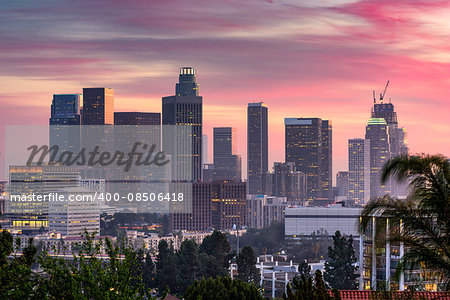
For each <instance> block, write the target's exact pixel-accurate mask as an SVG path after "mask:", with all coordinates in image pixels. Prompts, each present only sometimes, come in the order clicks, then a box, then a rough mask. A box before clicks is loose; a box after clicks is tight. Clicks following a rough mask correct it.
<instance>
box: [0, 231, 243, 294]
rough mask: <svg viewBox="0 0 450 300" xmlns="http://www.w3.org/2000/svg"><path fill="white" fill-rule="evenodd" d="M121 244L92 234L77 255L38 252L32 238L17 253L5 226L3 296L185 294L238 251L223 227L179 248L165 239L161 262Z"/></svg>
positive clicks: (0, 244)
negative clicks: (157, 292)
mask: <svg viewBox="0 0 450 300" xmlns="http://www.w3.org/2000/svg"><path fill="white" fill-rule="evenodd" d="M117 244H118V245H113V244H112V243H111V241H109V240H108V239H104V240H95V239H94V236H93V235H89V234H86V236H85V239H84V242H83V244H82V245H81V246H80V250H79V252H78V253H77V254H76V255H75V254H74V255H73V257H72V259H67V257H65V258H62V257H58V256H55V255H49V254H48V253H46V252H43V253H41V254H39V255H37V249H36V247H34V246H33V245H32V243H30V246H28V247H26V248H25V249H24V250H23V255H21V256H14V254H13V250H14V249H13V237H12V235H11V234H10V233H8V232H7V231H0V299H5V298H6V299H143V298H151V295H152V290H153V289H154V288H157V290H158V291H159V293H160V294H163V293H164V292H166V291H170V292H171V293H175V294H178V295H180V296H181V295H183V293H184V292H185V291H186V289H187V288H188V287H189V286H190V285H192V284H193V283H194V281H195V280H197V279H201V278H203V277H208V278H212V279H214V278H216V277H218V276H223V275H226V274H227V269H228V266H229V261H230V260H229V259H231V257H232V256H233V254H232V253H230V246H229V244H228V240H227V237H226V236H225V234H223V233H221V232H218V231H216V232H214V233H213V234H212V235H211V236H209V237H208V238H206V239H205V240H204V242H203V243H202V244H201V245H197V244H196V243H195V242H194V241H193V240H185V241H184V242H183V243H182V244H181V248H180V250H178V251H174V249H173V247H172V245H168V244H167V242H166V241H164V240H163V241H161V242H160V243H159V247H158V248H159V253H158V256H157V257H156V262H153V260H152V257H151V256H150V254H149V253H145V252H144V251H143V250H137V251H135V250H133V249H131V248H129V247H128V246H126V245H125V246H123V244H122V243H117ZM213 244H216V245H219V246H218V247H213V246H212V245H213ZM103 249H104V250H103ZM103 251H104V252H106V255H107V257H105V256H104V255H102V253H103ZM200 257H201V259H200ZM36 267H38V268H36ZM233 285H235V286H236V289H237V292H239V293H240V292H241V291H239V287H245V289H247V287H246V286H243V285H242V284H237V283H236V284H234V283H233ZM243 293H247V292H246V291H243Z"/></svg>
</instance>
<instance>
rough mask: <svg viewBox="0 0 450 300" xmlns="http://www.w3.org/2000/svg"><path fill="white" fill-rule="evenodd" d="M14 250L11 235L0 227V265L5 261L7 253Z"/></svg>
mask: <svg viewBox="0 0 450 300" xmlns="http://www.w3.org/2000/svg"><path fill="white" fill-rule="evenodd" d="M13 251H14V246H13V236H12V234H11V233H9V232H8V231H6V230H2V229H1V227H0V267H1V266H3V265H5V264H6V263H7V258H8V255H10V254H11V253H12V252H13Z"/></svg>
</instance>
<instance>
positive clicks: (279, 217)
mask: <svg viewBox="0 0 450 300" xmlns="http://www.w3.org/2000/svg"><path fill="white" fill-rule="evenodd" d="M287 206H288V204H287V200H286V197H273V196H267V195H248V196H247V226H248V227H250V228H262V227H268V226H270V225H271V224H272V223H274V222H282V221H283V220H284V215H285V210H286V207H287Z"/></svg>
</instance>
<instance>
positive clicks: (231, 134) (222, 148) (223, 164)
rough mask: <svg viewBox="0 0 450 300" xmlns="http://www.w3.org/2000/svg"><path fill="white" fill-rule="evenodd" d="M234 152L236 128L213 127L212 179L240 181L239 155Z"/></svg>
mask: <svg viewBox="0 0 450 300" xmlns="http://www.w3.org/2000/svg"><path fill="white" fill-rule="evenodd" d="M235 153H236V129H234V128H231V127H216V128H214V175H213V179H214V180H225V181H229V180H233V181H241V157H240V156H238V155H236V154H235Z"/></svg>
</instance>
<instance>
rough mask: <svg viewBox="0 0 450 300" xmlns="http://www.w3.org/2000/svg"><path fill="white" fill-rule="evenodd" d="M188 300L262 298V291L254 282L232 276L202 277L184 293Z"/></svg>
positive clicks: (255, 299) (253, 299) (252, 299)
mask: <svg viewBox="0 0 450 300" xmlns="http://www.w3.org/2000/svg"><path fill="white" fill-rule="evenodd" d="M184 298H185V299H186V300H191V299H192V300H194V299H195V300H197V299H221V300H235V299H248V300H262V299H263V297H262V296H261V293H260V291H259V290H258V288H257V287H256V286H255V285H253V284H248V283H246V282H243V281H241V280H232V279H231V278H230V277H220V276H219V277H217V278H215V279H213V278H208V279H205V278H202V280H200V281H195V282H194V284H193V285H191V286H190V287H189V288H188V289H187V291H186V293H185V294H184Z"/></svg>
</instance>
